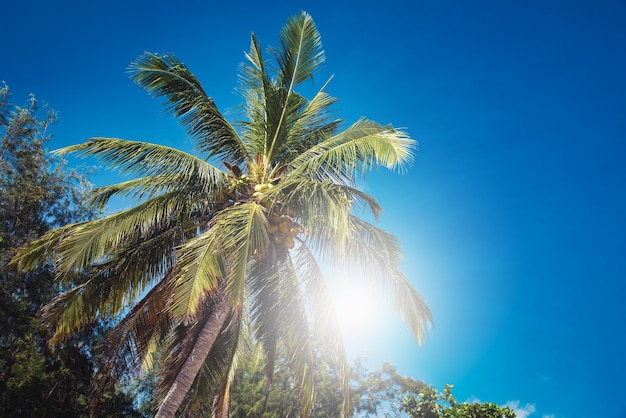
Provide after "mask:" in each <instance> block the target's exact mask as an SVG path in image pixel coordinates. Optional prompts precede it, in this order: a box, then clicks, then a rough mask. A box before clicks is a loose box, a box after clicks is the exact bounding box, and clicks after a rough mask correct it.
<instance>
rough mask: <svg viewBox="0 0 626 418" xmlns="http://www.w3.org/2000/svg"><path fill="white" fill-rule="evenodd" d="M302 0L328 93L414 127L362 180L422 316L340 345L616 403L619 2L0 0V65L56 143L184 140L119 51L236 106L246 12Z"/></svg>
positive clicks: (580, 400) (623, 172)
mask: <svg viewBox="0 0 626 418" xmlns="http://www.w3.org/2000/svg"><path fill="white" fill-rule="evenodd" d="M300 10H306V11H308V12H309V13H311V14H312V16H313V18H314V19H315V21H316V23H317V25H318V28H319V30H320V32H321V34H322V40H323V43H324V47H325V50H326V54H327V69H326V70H325V71H324V73H323V74H322V76H321V77H319V78H318V79H317V80H316V85H318V86H321V83H323V82H324V81H325V80H326V78H327V77H329V76H331V75H334V79H333V81H332V83H331V85H330V87H329V89H328V91H329V92H330V93H331V94H333V95H334V96H336V97H339V98H340V101H339V103H338V105H337V107H336V110H337V113H338V115H340V116H341V117H342V118H343V119H344V120H346V121H347V122H352V121H354V120H356V119H357V118H358V117H360V116H367V117H369V118H371V119H373V120H376V121H378V122H380V123H392V124H394V125H395V126H397V127H401V128H405V129H406V130H407V131H408V132H409V133H410V135H411V136H412V137H413V138H415V139H417V140H418V141H419V152H418V153H417V155H416V161H415V164H414V165H413V167H411V169H410V170H409V171H408V172H407V173H405V174H404V175H402V176H398V175H396V174H390V173H386V172H383V171H380V172H377V173H373V174H372V175H370V176H369V177H368V178H367V179H366V180H365V183H364V187H366V189H367V191H368V192H370V193H372V194H373V195H375V196H376V197H377V198H378V199H379V201H380V203H381V204H382V205H383V207H384V208H385V214H384V215H383V217H382V219H381V221H380V225H381V226H382V227H384V228H386V229H387V230H389V231H390V232H392V233H394V234H396V235H398V236H399V237H400V239H401V240H402V242H403V245H404V248H405V252H406V257H405V262H404V268H405V271H406V273H407V275H408V276H409V277H410V278H411V280H412V282H413V283H414V285H415V287H416V288H417V289H418V290H420V291H421V292H422V293H423V294H424V296H425V297H426V299H427V300H428V302H429V304H430V306H431V309H432V311H433V313H434V316H435V328H434V330H433V332H432V335H431V337H430V339H429V340H428V342H427V343H426V345H425V346H424V347H418V346H417V345H416V344H415V343H414V342H412V341H411V339H410V337H409V333H408V331H407V330H406V329H404V328H403V326H402V325H401V324H400V323H399V322H398V320H396V319H394V318H393V317H390V318H387V317H385V321H387V322H385V324H384V325H383V326H380V327H379V328H378V329H379V331H378V332H377V333H376V335H375V336H369V337H366V336H360V337H358V338H355V339H353V340H352V341H351V342H349V344H350V347H349V350H350V352H351V353H353V354H354V355H357V354H363V353H366V354H367V356H368V359H369V361H370V363H371V364H372V366H373V367H376V366H378V365H379V364H380V362H382V361H389V362H392V363H394V364H396V365H397V366H398V369H399V371H400V372H401V373H403V374H407V375H412V376H413V377H415V378H418V379H423V380H425V381H426V382H427V383H430V384H434V385H437V386H438V387H440V388H441V387H442V386H443V384H444V383H452V384H454V385H455V393H456V395H457V397H458V398H459V399H461V400H465V399H470V398H478V399H481V400H484V401H494V402H498V403H500V404H504V403H506V402H507V401H517V402H519V405H520V407H525V408H526V412H527V413H528V412H530V415H529V416H530V417H531V418H539V417H550V416H553V417H568V418H574V417H617V418H621V417H626V398H624V395H623V390H624V388H625V387H626V385H625V384H624V375H625V374H626V359H625V358H624V355H623V353H624V352H626V343H625V339H624V331H625V326H624V319H626V307H625V305H626V304H624V302H623V295H624V292H625V290H626V285H625V284H624V281H625V279H626V257H625V256H624V249H625V248H626V245H625V244H624V236H626V221H625V217H624V214H625V213H626V190H625V189H626V187H625V186H624V184H625V182H626V169H625V168H624V167H625V164H624V157H626V145H625V140H626V115H625V113H626V77H625V74H626V2H624V1H618V0H612V1H611V0H598V1H593V2H592V1H567V2H566V1H556V0H555V1H535V0H531V1H516V0H515V1H485V0H477V1H473V2H467V1H422V0H416V1H413V2H408V1H407V2H402V1H396V0H388V1H385V2H372V1H368V0H363V1H358V2H357V1H345V2H342V1H334V2H325V1H315V2H314V1H291V2H280V1H276V2H254V3H246V2H224V4H213V3H212V2H208V1H204V2H201V1H192V2H180V3H176V4H175V3H173V2H165V1H158V0H157V1H151V2H148V1H134V0H125V1H120V0H114V1H107V2H67V1H66V2H64V1H59V2H43V1H24V2H10V3H8V4H5V5H3V7H2V15H3V23H2V25H0V37H1V39H2V40H3V42H2V44H3V45H2V46H3V48H2V49H3V50H2V54H1V55H0V80H4V81H5V82H6V83H8V84H9V86H10V87H11V89H12V91H13V93H14V102H17V103H23V102H25V101H26V98H27V95H28V93H30V92H33V93H35V94H36V95H37V97H38V98H39V99H41V100H43V101H45V102H47V103H49V104H50V105H51V106H52V107H54V108H55V109H56V110H58V112H59V118H60V121H59V123H58V124H57V125H56V126H55V129H54V131H55V137H54V140H53V142H52V144H51V147H53V148H56V147H61V146H64V145H69V144H74V143H78V142H81V141H83V140H85V139H86V138H89V137H91V136H116V137H122V138H127V139H140V140H146V141H151V142H158V143H166V144H170V145H176V146H187V145H188V144H187V145H185V143H184V142H183V141H184V140H185V139H184V133H183V131H182V129H181V128H180V127H178V125H177V123H176V121H174V120H173V119H172V118H171V117H169V116H168V115H165V114H164V113H163V111H162V109H161V107H160V103H159V101H158V100H153V99H150V98H148V96H147V94H146V93H145V92H144V91H142V90H141V89H140V88H138V87H137V86H135V85H134V84H133V83H132V82H131V81H129V80H128V77H127V74H126V73H125V69H126V67H127V65H128V64H129V63H130V62H131V61H132V60H134V59H135V58H136V57H137V56H138V55H139V54H141V53H142V52H143V51H152V52H174V53H175V54H177V55H178V56H179V58H181V59H182V60H183V61H184V62H185V63H186V64H187V65H188V66H189V67H190V68H191V69H192V71H193V72H194V73H195V74H196V75H197V76H198V77H199V79H200V80H201V81H202V82H203V84H204V86H205V89H206V90H207V91H208V92H210V94H211V95H213V97H214V98H215V99H216V102H217V103H218V105H219V106H220V108H221V109H223V110H224V111H225V113H226V114H227V115H229V114H234V113H235V112H234V111H232V110H229V109H232V108H233V107H234V106H236V105H237V104H238V103H239V102H240V100H239V97H238V96H237V95H236V94H235V93H234V87H235V84H236V81H237V79H236V74H237V69H238V64H239V63H240V62H241V61H242V60H243V52H244V51H246V50H248V47H249V35H250V32H251V31H254V32H255V33H256V34H257V35H258V37H259V38H260V40H261V42H262V43H263V44H264V45H266V46H267V45H268V44H276V42H277V33H278V30H279V29H280V27H281V26H282V24H283V23H284V22H285V20H286V19H287V18H288V17H289V16H291V15H293V14H294V13H297V12H298V11H300ZM93 180H94V182H96V183H98V184H106V183H108V182H110V181H111V180H112V178H110V177H109V175H108V174H107V173H100V174H98V175H96V176H94V177H93ZM520 416H524V415H521V414H520Z"/></svg>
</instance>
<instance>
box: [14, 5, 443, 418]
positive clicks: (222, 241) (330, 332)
mask: <svg viewBox="0 0 626 418" xmlns="http://www.w3.org/2000/svg"><path fill="white" fill-rule="evenodd" d="M270 54H271V56H272V58H273V64H274V65H275V66H274V67H271V66H270V65H271V64H270V62H269V61H266V60H265V58H264V57H263V55H262V50H261V46H260V44H259V42H258V41H257V39H256V38H255V36H254V34H253V35H252V42H251V48H250V52H249V53H248V54H246V59H247V62H246V64H245V65H244V66H243V67H242V72H241V78H240V81H241V83H240V92H241V93H242V96H243V98H244V99H245V107H244V108H245V115H246V117H247V120H246V121H244V122H240V123H238V124H237V125H236V126H234V125H231V124H230V123H229V122H228V121H227V120H226V119H225V118H224V116H223V115H222V114H221V113H220V111H219V110H218V108H217V107H216V105H215V103H214V101H213V99H212V98H211V97H209V96H208V95H207V94H206V92H205V91H204V89H203V88H202V86H201V85H200V83H199V82H198V80H197V79H196V78H195V77H194V75H193V74H192V73H191V72H190V71H189V69H188V68H187V67H186V66H185V65H184V64H183V63H182V62H181V61H179V60H178V59H177V58H176V57H175V56H173V55H171V54H170V55H156V54H151V53H146V54H145V55H142V56H140V57H139V58H138V59H137V61H136V62H134V63H133V64H131V67H130V72H131V78H132V79H133V80H134V81H135V82H137V83H138V84H139V85H140V86H142V87H144V88H145V89H146V90H147V91H148V92H149V93H151V94H152V95H153V96H156V97H163V98H165V100H166V104H167V105H168V108H169V109H170V110H171V112H172V113H173V114H174V116H175V117H178V118H179V119H180V121H181V123H182V125H183V126H184V128H185V129H186V131H187V133H188V135H189V136H190V137H192V138H193V140H194V141H195V147H196V151H197V153H198V154H199V155H201V156H202V157H199V156H195V155H192V154H190V153H186V152H183V151H181V150H178V149H174V148H170V147H167V146H163V145H156V144H149V143H144V142H136V141H128V140H122V139H116V138H92V139H90V140H88V141H87V142H85V143H83V144H80V145H76V146H70V147H68V148H65V149H63V150H60V151H59V152H60V153H74V154H76V155H79V156H83V157H97V158H99V159H100V160H101V161H103V162H104V163H106V164H108V165H109V166H110V167H111V168H113V169H117V170H119V171H121V172H122V173H126V174H132V175H135V176H138V177H137V178H135V179H133V180H130V181H126V182H123V183H119V184H115V185H112V186H107V187H102V188H98V189H95V190H94V192H93V194H92V196H91V201H90V203H91V204H92V205H93V206H94V207H97V208H103V207H104V206H105V205H106V204H107V202H108V201H109V199H110V198H111V197H112V196H123V197H133V198H136V199H137V201H138V203H137V205H136V206H135V207H133V208H131V209H128V210H124V211H121V212H119V213H115V214H113V215H110V216H107V217H104V218H101V219H97V220H94V221H90V222H83V223H76V224H71V225H67V226H64V227H61V228H59V229H56V230H53V231H51V232H49V233H47V234H46V235H44V236H43V237H42V238H40V239H39V240H38V241H36V242H34V243H33V244H31V245H29V246H27V247H25V248H23V249H22V250H21V251H20V252H19V254H18V255H17V257H16V259H15V260H14V262H16V263H18V264H19V266H20V267H21V268H23V269H30V268H34V267H35V266H36V265H38V264H41V263H44V262H48V261H51V262H52V263H53V265H54V267H55V269H56V273H57V278H58V281H59V284H60V286H61V287H63V288H65V289H68V290H67V291H65V292H64V293H62V294H61V295H60V296H58V297H57V298H56V299H55V300H53V301H52V302H51V303H50V304H48V305H47V306H45V307H43V309H42V312H41V315H42V318H43V320H44V321H46V322H47V323H48V324H50V325H51V326H52V327H54V329H55V333H54V337H53V340H52V343H60V342H62V341H63V340H64V339H66V338H67V337H68V336H69V335H70V334H72V333H73V332H75V331H77V330H80V329H81V328H82V327H84V326H85V325H86V324H89V323H92V322H94V321H96V320H98V319H101V318H110V317H117V318H120V319H119V322H118V324H117V326H116V327H115V328H114V329H113V331H112V332H111V333H110V334H109V335H108V337H107V340H106V343H105V345H104V347H103V353H102V355H101V360H102V363H101V367H100V369H99V371H98V376H99V379H98V380H97V385H96V391H95V395H96V396H95V397H94V399H97V394H98V390H99V389H100V390H101V389H102V388H103V387H104V386H105V385H106V384H107V382H110V381H113V380H115V379H116V378H121V377H122V376H124V375H127V374H128V373H129V372H138V371H140V370H141V369H142V368H143V369H145V368H149V367H152V366H153V365H154V363H155V362H157V361H158V367H157V371H158V376H159V381H158V382H159V383H158V390H157V398H158V406H159V410H158V413H157V416H158V417H172V416H174V414H175V413H177V412H180V411H179V410H182V412H183V413H184V414H190V413H192V412H193V411H196V412H197V411H198V410H199V409H201V408H207V405H208V408H210V409H211V410H212V413H213V416H216V417H220V416H227V414H228V403H229V398H228V396H229V388H230V386H231V383H232V381H233V378H234V374H235V371H236V369H237V365H238V364H240V362H241V360H242V356H244V355H246V354H247V353H249V352H251V347H252V345H253V344H257V345H258V347H260V348H261V351H262V352H263V353H264V355H265V356H266V360H267V364H268V367H267V371H266V374H267V380H266V382H267V384H266V395H267V393H268V392H269V387H270V384H271V380H272V374H273V362H274V359H275V357H276V353H277V350H278V349H279V347H280V350H284V351H285V353H286V355H287V358H288V359H289V361H290V367H291V368H292V369H293V371H294V373H295V375H296V376H297V385H298V388H299V390H300V408H301V414H302V415H303V416H308V415H309V414H310V413H311V411H312V409H313V407H314V401H315V384H314V373H315V362H314V355H313V352H314V348H317V347H314V343H313V341H317V342H321V341H323V345H324V347H325V349H327V350H329V351H330V352H332V354H333V355H334V358H336V359H338V361H339V363H340V365H341V366H340V368H341V370H342V371H343V372H344V378H343V382H344V390H345V389H347V378H346V375H347V367H346V362H345V358H344V357H345V356H344V351H343V343H342V339H341V336H340V332H339V328H338V326H337V323H336V319H335V316H334V311H333V309H332V304H331V303H330V302H329V292H328V289H327V287H326V281H325V278H324V272H325V271H326V269H327V268H328V267H327V266H331V267H332V268H339V267H342V268H353V269H358V270H359V274H358V276H355V277H358V279H359V280H366V281H367V282H368V283H369V284H371V285H373V286H379V287H380V288H382V289H384V290H385V292H386V294H387V295H389V297H391V298H393V301H394V303H395V307H396V309H397V311H398V313H399V314H400V315H401V317H402V318H403V319H404V321H405V322H406V323H407V324H408V326H409V328H410V330H411V331H412V333H413V335H414V336H415V338H416V339H417V340H418V341H420V342H421V341H422V340H423V339H424V337H425V335H426V333H427V330H428V328H429V327H430V323H431V317H430V312H429V311H428V308H427V307H426V305H425V303H424V302H423V300H422V298H421V297H420V295H419V294H418V293H417V292H416V290H415V289H414V288H413V287H412V286H411V285H410V283H409V282H408V280H407V279H406V278H405V276H404V275H403V274H402V272H401V271H400V269H399V261H400V256H401V250H400V246H399V243H398V241H397V239H396V238H395V237H394V236H392V235H390V234H388V233H387V232H385V231H383V230H381V229H379V228H377V227H375V226H374V225H372V224H371V223H369V222H367V221H365V220H363V219H362V218H361V217H359V216H357V214H358V213H371V214H372V215H373V216H374V217H375V218H377V217H378V216H379V215H380V213H381V211H382V209H381V207H380V206H379V204H378V203H377V202H376V200H375V199H374V198H373V197H372V196H370V195H368V194H366V193H364V192H363V191H361V190H359V189H358V188H357V187H356V184H355V178H356V176H358V175H360V174H362V173H365V172H367V171H369V170H371V169H372V168H373V167H375V166H383V167H386V168H388V169H391V170H402V169H403V168H405V167H407V166H408V165H409V164H410V163H411V161H412V152H413V149H414V144H415V142H414V141H413V140H411V139H410V138H409V137H408V136H407V135H406V134H405V133H404V132H401V131H399V130H396V129H394V128H393V127H391V126H381V125H379V124H377V123H375V122H372V121H370V120H367V119H360V120H358V121H357V122H355V123H354V124H352V125H351V126H349V127H347V129H345V130H343V131H340V130H339V126H340V121H339V120H336V119H334V118H332V117H331V115H330V112H329V110H330V107H331V105H332V104H333V103H334V102H335V99H334V98H333V97H331V96H330V95H328V94H327V93H326V92H325V87H326V85H324V86H323V87H322V89H320V90H319V91H318V92H317V93H316V94H315V95H314V96H313V97H312V98H311V99H307V98H305V97H303V96H301V95H300V94H298V93H297V92H296V89H297V88H298V87H299V86H300V85H301V84H302V83H303V82H305V81H306V80H309V79H312V77H313V76H314V74H316V73H317V72H318V70H319V69H320V67H321V65H322V63H323V62H324V53H323V51H322V47H321V41H320V35H319V33H318V31H317V29H316V27H315V25H314V23H313V20H312V19H311V17H310V16H309V15H308V14H306V13H304V12H303V13H301V14H299V15H297V16H295V17H293V18H291V19H290V20H288V22H287V23H286V25H285V26H284V27H283V28H282V31H281V32H280V47H279V48H275V49H271V50H270ZM326 84H328V83H326ZM77 277H78V278H77ZM345 393H347V390H345ZM346 397H347V396H346ZM348 405H349V404H348V400H347V399H346V402H345V408H344V412H345V413H346V414H347V413H348V409H349V407H348ZM94 407H95V403H94ZM262 413H263V408H261V415H262Z"/></svg>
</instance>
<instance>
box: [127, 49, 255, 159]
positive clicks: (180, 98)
mask: <svg viewBox="0 0 626 418" xmlns="http://www.w3.org/2000/svg"><path fill="white" fill-rule="evenodd" d="M129 72H130V74H131V79H132V80H133V81H135V82H136V83H137V84H139V85H140V86H141V87H143V88H144V89H146V90H147V91H148V92H149V93H150V94H151V95H152V96H155V97H161V96H163V97H165V99H166V103H167V104H168V106H169V110H171V111H172V113H173V114H174V116H175V117H177V118H180V120H181V123H182V125H183V126H184V127H185V129H186V130H187V133H188V134H189V135H190V136H191V137H193V138H195V139H196V141H197V145H196V146H197V148H198V149H199V150H200V151H202V152H206V153H208V154H209V156H215V157H217V158H226V159H228V160H229V161H231V162H233V163H235V164H240V163H242V162H244V161H245V160H246V159H247V158H248V153H247V151H246V147H245V146H244V144H243V142H242V141H241V138H240V137H239V135H238V134H237V132H236V131H235V129H234V128H233V127H232V126H231V125H230V124H229V123H228V121H227V120H226V119H225V118H224V116H222V114H221V113H220V112H219V110H218V109H217V106H216V105H215V102H214V100H213V99H212V98H210V97H208V96H207V94H206V93H205V91H204V89H203V88H202V86H201V85H200V82H199V81H198V80H197V79H196V77H195V76H194V75H193V74H192V73H191V72H190V71H189V69H188V68H187V67H186V66H185V64H183V63H182V62H181V61H180V60H179V59H178V58H177V57H176V56H175V55H173V54H167V55H157V54H152V53H145V54H143V55H141V56H140V57H138V58H137V60H136V61H135V62H133V63H132V64H131V65H130V67H129Z"/></svg>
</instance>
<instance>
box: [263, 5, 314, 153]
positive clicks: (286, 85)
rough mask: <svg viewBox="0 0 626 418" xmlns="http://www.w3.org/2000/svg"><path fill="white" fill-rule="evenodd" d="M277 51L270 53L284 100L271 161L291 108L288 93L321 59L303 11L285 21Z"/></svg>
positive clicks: (270, 147) (306, 76) (311, 72)
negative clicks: (275, 65) (277, 68)
mask: <svg viewBox="0 0 626 418" xmlns="http://www.w3.org/2000/svg"><path fill="white" fill-rule="evenodd" d="M280 42H281V48H279V49H278V50H276V51H275V52H274V55H275V56H276V60H277V62H278V66H279V85H280V87H281V90H279V91H284V101H283V104H282V106H281V108H282V110H281V113H280V118H279V120H278V124H277V125H276V128H275V129H274V134H273V137H272V140H271V142H270V146H269V150H268V152H267V154H266V155H267V156H268V158H269V159H270V160H271V159H272V155H273V154H272V153H273V150H274V147H275V145H276V142H277V139H278V136H279V133H280V132H281V130H282V129H283V127H282V125H283V122H284V121H285V115H286V114H287V113H288V109H289V108H290V107H292V105H293V103H292V102H291V101H292V92H293V91H294V88H295V87H296V86H298V85H299V84H300V83H302V82H303V81H305V80H307V79H309V78H312V77H313V75H314V74H315V73H316V72H317V71H318V70H319V69H320V68H321V66H322V64H323V62H324V59H325V56H324V51H323V50H322V41H321V37H320V34H319V32H318V31H317V27H316V26H315V23H314V22H313V19H312V18H311V16H310V15H309V14H307V13H305V12H302V13H300V14H299V15H297V16H294V17H293V18H291V19H289V20H288V21H287V23H286V24H285V26H283V28H282V30H281V32H280Z"/></svg>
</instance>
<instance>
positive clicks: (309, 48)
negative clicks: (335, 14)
mask: <svg viewBox="0 0 626 418" xmlns="http://www.w3.org/2000/svg"><path fill="white" fill-rule="evenodd" d="M280 43H281V48H279V49H277V50H276V51H274V54H275V55H276V60H277V62H278V65H279V67H280V73H279V74H280V82H281V85H282V86H283V87H284V88H285V89H286V90H288V91H292V90H293V89H294V87H296V86H298V85H299V84H300V83H302V82H303V81H305V80H307V79H310V78H312V77H313V75H314V74H315V73H316V72H317V71H319V70H320V69H321V66H322V64H323V63H324V60H325V55H324V51H323V49H322V38H321V36H320V34H319V32H318V30H317V27H316V26H315V23H314V22H313V18H311V16H310V15H309V14H308V13H306V12H301V13H300V14H298V15H296V16H294V17H292V18H290V19H289V20H288V21H287V23H286V24H285V25H284V26H283V28H282V30H281V31H280Z"/></svg>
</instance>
